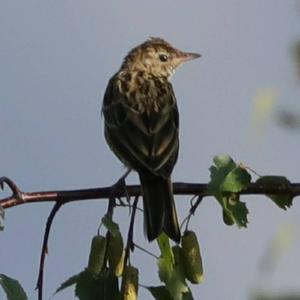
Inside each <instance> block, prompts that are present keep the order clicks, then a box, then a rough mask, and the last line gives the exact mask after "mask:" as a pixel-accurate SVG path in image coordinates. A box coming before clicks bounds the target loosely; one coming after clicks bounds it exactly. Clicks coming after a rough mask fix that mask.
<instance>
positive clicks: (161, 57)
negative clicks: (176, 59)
mask: <svg viewBox="0 0 300 300" xmlns="http://www.w3.org/2000/svg"><path fill="white" fill-rule="evenodd" d="M159 59H160V61H162V62H166V61H167V60H168V56H167V55H166V54H160V55H159Z"/></svg>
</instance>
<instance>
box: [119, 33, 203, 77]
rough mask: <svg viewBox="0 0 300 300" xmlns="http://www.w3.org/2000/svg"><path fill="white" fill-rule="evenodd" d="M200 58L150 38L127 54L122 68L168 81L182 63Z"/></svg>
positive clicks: (198, 55)
mask: <svg viewBox="0 0 300 300" xmlns="http://www.w3.org/2000/svg"><path fill="white" fill-rule="evenodd" d="M200 56H201V55H200V54H197V53H190V52H183V51H181V50H178V49H176V48H174V47H173V46H172V45H170V44H169V43H168V42H166V41H165V40H163V39H161V38H150V39H149V40H147V41H146V42H144V43H143V44H141V45H139V46H137V47H135V48H133V49H132V50H131V51H130V52H129V53H128V55H127V56H126V57H125V59H124V62H123V64H122V68H129V69H131V70H132V71H142V72H145V73H146V74H150V75H152V76H155V77H164V78H167V79H168V78H170V77H171V76H172V75H173V74H174V72H175V71H176V69H177V68H178V67H179V66H181V65H182V64H183V63H185V62H187V61H189V60H192V59H195V58H198V57H200Z"/></svg>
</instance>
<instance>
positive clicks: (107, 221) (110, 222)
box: [102, 215, 120, 236]
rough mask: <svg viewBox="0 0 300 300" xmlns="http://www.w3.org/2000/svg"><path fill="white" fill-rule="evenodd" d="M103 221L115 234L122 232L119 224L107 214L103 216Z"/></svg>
mask: <svg viewBox="0 0 300 300" xmlns="http://www.w3.org/2000/svg"><path fill="white" fill-rule="evenodd" d="M102 223H103V225H104V226H105V227H106V228H107V230H108V231H109V232H110V233H111V234H112V235H113V236H116V235H118V234H120V230H119V225H118V224H117V223H115V222H114V221H113V220H112V219H111V218H109V217H108V216H107V215H105V216H104V217H103V218H102Z"/></svg>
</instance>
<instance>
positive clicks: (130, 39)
mask: <svg viewBox="0 0 300 300" xmlns="http://www.w3.org/2000/svg"><path fill="white" fill-rule="evenodd" d="M299 29H300V2H299V1H295V0H286V1H281V0H265V1H261V0H252V1H238V0H227V1H220V0H219V1H217V0H212V1H201V0H197V1H196V0H191V1H171V0H166V1H157V0H153V1H144V2H143V1H138V0H135V1H122V2H121V1H95V0H87V1H78V0H72V1H71V0H60V1H58V0H52V1H35V0H27V1H20V0H19V1H17V0H10V1H5V0H3V1H1V2H0V37H1V39H0V66H1V67H0V176H3V175H5V176H9V177H11V178H12V179H13V180H14V181H15V182H16V183H17V184H18V185H19V187H20V188H21V189H23V190H24V191H38V190H52V189H78V188H88V187H97V186H107V185H111V184H112V183H114V182H115V181H116V180H117V179H118V178H119V177H120V175H121V174H122V173H123V172H124V169H123V167H122V165H121V164H120V163H119V161H118V160H117V159H116V158H115V157H114V155H113V154H112V153H111V152H110V150H109V149H108V147H107V145H106V143H105V141H104V137H103V120H102V119H101V117H100V107H101V101H102V97H103V93H104V90H105V87H106V84H107V82H108V80H109V78H110V76H112V75H113V74H114V72H116V71H117V70H118V68H119V66H120V64H121V61H122V59H123V57H124V56H125V54H126V53H127V52H128V51H129V49H131V48H132V47H134V46H136V45H137V44H139V43H141V42H143V41H144V40H145V39H147V38H148V37H149V36H158V37H162V38H165V39H166V40H168V41H169V42H170V43H172V44H173V45H174V46H176V47H178V48H179V49H182V50H186V51H193V52H199V53H201V54H202V58H201V59H199V60H197V61H193V62H191V63H189V64H186V65H185V66H183V67H182V68H181V69H180V70H178V72H177V74H176V75H175V76H174V77H173V79H172V82H173V85H174V89H175V93H176V96H177V100H178V104H179V109H180V117H181V131H180V139H181V149H180V157H179V161H178V164H177V166H176V168H175V170H174V175H173V180H174V181H185V182H203V183H206V182H208V181H209V171H208V169H209V167H210V165H211V164H212V158H213V156H214V155H216V154H220V153H226V154H229V155H231V156H232V157H233V159H235V160H236V161H237V162H242V163H244V164H245V165H247V166H249V167H251V168H252V169H254V170H255V171H256V172H258V173H259V174H261V175H270V174H273V175H275V174H276V175H285V176H287V178H288V179H290V180H291V181H292V182H299V181H300V172H299V167H300V166H299V147H300V139H299V137H300V119H299V113H300V103H299V99H300V50H299V49H300V46H299V43H300V42H299V40H300V30H299ZM127 182H128V183H137V182H138V181H137V177H136V175H135V174H132V175H130V177H129V179H128V181H127ZM1 195H2V196H3V197H5V196H7V195H8V192H2V193H1ZM242 200H244V201H246V202H247V205H248V209H249V210H250V215H249V221H250V223H249V226H248V228H247V229H238V228H237V227H234V226H233V227H228V226H225V225H224V223H223V221H222V211H221V208H220V206H219V205H218V203H217V202H216V201H215V200H214V199H212V198H207V199H205V200H204V201H203V203H202V204H201V206H200V207H199V209H198V210H197V212H196V215H195V217H194V218H193V219H192V222H191V228H192V229H193V230H195V231H196V232H197V233H198V237H199V239H200V242H201V247H202V256H203V260H204V272H205V280H204V282H203V283H202V284H201V285H197V286H193V287H192V291H193V294H194V298H195V299H225V300H227V299H228V300H244V299H253V298H255V297H256V298H257V299H277V298H275V296H274V295H276V297H280V296H281V295H284V294H289V295H290V296H293V295H294V296H295V297H296V296H297V295H298V296H297V297H298V298H295V299H300V296H299V295H300V284H299V268H300V260H299V249H300V239H299V238H300V234H299V225H300V224H299V215H300V213H299V210H300V203H299V199H297V198H296V199H295V201H294V205H293V207H292V208H291V209H290V210H288V211H287V212H285V211H283V210H280V209H278V208H277V207H276V206H275V205H274V204H273V203H271V201H269V200H267V199H266V198H265V197H259V196H245V197H243V198H242ZM52 205H53V204H46V203H41V204H35V205H29V204H28V205H22V206H19V207H16V208H13V209H9V210H7V211H6V217H5V230H4V232H1V233H0V243H1V247H0V272H1V273H4V274H6V275H8V276H11V277H14V278H17V279H18V280H19V281H20V282H21V284H22V285H23V287H24V288H25V290H26V292H27V294H28V296H29V299H36V292H35V291H34V288H35V283H36V277H37V271H38V262H39V255H40V249H41V243H42V236H43V232H44V227H45V222H46V218H47V216H48V214H49V212H50V209H51V208H52ZM177 207H178V211H179V215H180V217H181V219H183V218H184V217H185V216H186V214H187V212H188V209H189V199H188V198H186V197H178V198H177ZM105 210H106V201H85V202H77V203H70V204H68V205H66V206H64V207H63V208H62V209H61V211H60V212H59V213H58V215H57V217H56V219H55V222H54V226H53V229H52V232H51V235H50V241H49V255H48V257H47V261H46V271H45V295H46V297H45V299H46V298H48V297H49V296H50V295H52V294H53V292H54V291H55V289H56V288H57V287H58V286H59V284H60V283H61V282H62V281H63V280H65V279H66V278H68V277H69V276H71V275H73V274H75V273H78V272H79V271H81V270H82V269H83V268H84V267H85V266H86V264H87V258H88V252H89V247H90V240H91V237H92V236H93V235H94V234H95V233H96V229H97V226H98V224H99V221H100V218H101V216H102V215H103V214H104V212H105ZM116 220H118V221H119V222H120V226H121V229H122V231H123V233H126V232H127V226H128V221H129V217H128V210H126V209H119V210H118V211H117V213H116ZM135 241H136V243H138V244H140V245H142V246H144V247H147V248H148V249H150V250H151V251H153V252H154V253H158V248H157V246H156V244H155V243H152V244H150V245H149V244H147V242H146V241H145V239H144V236H143V230H142V216H141V215H139V216H138V219H137V223H136V227H135ZM132 262H133V264H134V265H136V266H138V267H139V269H140V274H141V276H140V283H141V284H144V285H155V284H156V285H157V284H158V283H159V280H158V275H157V269H156V265H155V261H154V260H153V258H152V257H150V256H147V255H146V254H144V253H142V252H140V251H139V250H136V251H135V253H134V255H133V258H132ZM73 295H74V290H73V288H70V289H68V290H66V291H63V292H62V293H60V294H58V295H56V296H55V297H54V298H53V299H57V300H62V299H73V298H74V296H73ZM139 295H140V299H150V294H149V293H148V292H147V291H146V290H144V289H143V288H141V289H140V294H139ZM263 297H265V298H263ZM266 297H269V298H266ZM0 298H1V299H2V298H4V294H2V291H0ZM278 299H279V298H278Z"/></svg>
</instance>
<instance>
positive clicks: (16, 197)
mask: <svg viewBox="0 0 300 300" xmlns="http://www.w3.org/2000/svg"><path fill="white" fill-rule="evenodd" d="M3 178H5V180H3ZM1 182H4V183H6V184H7V185H8V186H9V187H10V188H11V190H12V196H10V197H7V198H4V199H2V200H0V205H1V206H2V207H3V208H4V209H6V208H10V207H14V206H17V205H22V204H26V203H35V202H63V203H64V204H65V203H68V202H73V201H80V200H95V199H106V200H108V199H109V198H110V196H111V193H112V188H113V187H112V186H109V187H101V188H90V189H78V190H68V191H67V190H66V191H40V192H31V193H27V192H22V191H21V190H20V189H19V188H18V187H17V185H16V184H15V183H14V182H13V181H12V180H10V179H8V178H6V177H2V178H0V186H1ZM8 182H9V184H8ZM12 187H13V188H12ZM114 192H115V193H114V196H115V197H116V198H118V197H127V196H128V195H129V196H130V197H137V196H141V188H140V186H139V185H127V186H126V192H125V191H124V190H117V191H114ZM173 192H174V195H202V196H203V197H205V196H214V195H213V193H212V192H210V191H208V189H207V184H203V183H184V182H176V183H174V184H173ZM239 194H240V195H250V194H252V195H259V194H262V195H263V194H274V195H290V196H292V197H296V196H300V183H291V184H290V186H286V187H282V186H270V187H268V186H266V185H261V184H257V183H251V184H250V185H249V187H248V188H247V189H245V190H243V191H241V192H240V193H239Z"/></svg>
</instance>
